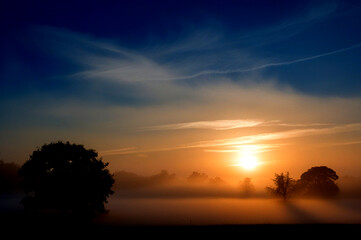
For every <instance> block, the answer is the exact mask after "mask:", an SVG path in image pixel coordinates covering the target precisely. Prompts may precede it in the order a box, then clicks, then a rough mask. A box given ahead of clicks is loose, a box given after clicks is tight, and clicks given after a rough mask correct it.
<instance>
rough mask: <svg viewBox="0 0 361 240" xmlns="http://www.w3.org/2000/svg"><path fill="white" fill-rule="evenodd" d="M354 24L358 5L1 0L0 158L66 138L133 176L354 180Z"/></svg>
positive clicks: (21, 156)
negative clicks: (242, 158) (330, 173)
mask: <svg viewBox="0 0 361 240" xmlns="http://www.w3.org/2000/svg"><path fill="white" fill-rule="evenodd" d="M360 29H361V2H360V1H128V2H125V1H97V2H95V1H94V2H93V1H31V2H30V1H24V2H22V1H2V2H1V3H0V31H1V38H0V131H1V134H0V158H1V159H3V160H5V161H14V162H17V163H23V162H24V161H25V160H26V159H27V156H28V155H29V154H30V153H31V152H32V151H33V150H35V149H36V147H40V146H41V145H43V144H44V143H49V142H51V141H57V140H63V141H67V140H68V141H71V142H75V143H81V144H84V145H85V146H86V147H88V148H93V149H95V150H97V151H98V152H99V153H100V156H102V157H103V158H104V160H106V161H108V162H110V167H111V168H112V170H117V169H122V170H127V171H134V172H139V173H142V174H152V173H155V172H159V170H161V169H167V170H169V171H170V172H175V173H177V174H180V175H182V174H183V175H187V174H189V173H190V172H191V171H204V172H207V173H210V175H219V176H223V177H225V178H226V179H227V177H229V178H232V177H234V178H237V177H238V176H239V178H243V177H244V176H245V175H252V174H253V175H252V176H254V177H261V176H263V177H264V178H267V179H269V178H271V177H272V176H273V174H274V172H280V171H290V173H291V175H292V173H294V175H296V176H295V177H298V176H297V175H299V174H300V173H302V172H304V171H306V170H307V169H309V168H310V167H312V166H317V165H327V166H329V167H332V168H334V169H335V170H336V172H339V173H340V175H360V173H359V172H360V171H359V170H360V169H361V150H360V145H361V79H360V78H361V66H360V63H361V30H360ZM242 149H248V150H249V149H251V150H252V151H253V152H255V154H258V157H259V159H260V161H261V162H262V165H261V166H260V167H259V169H258V170H257V171H256V170H254V171H253V172H252V173H250V172H245V171H244V170H242V169H239V167H238V168H237V167H235V166H234V165H235V161H236V162H237V160H236V159H237V158H238V154H239V153H240V152H242Z"/></svg>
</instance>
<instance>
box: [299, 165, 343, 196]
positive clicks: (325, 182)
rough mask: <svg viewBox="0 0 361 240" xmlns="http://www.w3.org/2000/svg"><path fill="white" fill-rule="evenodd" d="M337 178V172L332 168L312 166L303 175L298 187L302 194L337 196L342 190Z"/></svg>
mask: <svg viewBox="0 0 361 240" xmlns="http://www.w3.org/2000/svg"><path fill="white" fill-rule="evenodd" d="M337 179H338V176H337V174H336V172H335V171H334V170H332V169H331V168H328V167H326V166H320V167H312V168H310V169H309V170H307V171H306V172H304V173H303V174H302V175H301V179H300V180H298V181H297V184H296V189H297V192H298V193H299V194H300V195H301V196H312V197H326V198H327V197H335V196H336V195H337V194H338V193H339V191H340V190H339V188H338V186H337V185H336V183H335V181H336V180H337Z"/></svg>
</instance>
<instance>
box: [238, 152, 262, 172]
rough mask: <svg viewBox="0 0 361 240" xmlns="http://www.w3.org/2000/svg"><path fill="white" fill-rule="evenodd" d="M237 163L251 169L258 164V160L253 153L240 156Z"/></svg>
mask: <svg viewBox="0 0 361 240" xmlns="http://www.w3.org/2000/svg"><path fill="white" fill-rule="evenodd" d="M239 163H240V164H239V165H240V166H242V167H243V168H244V169H247V170H252V169H254V168H255V167H257V166H258V160H257V158H256V156H253V155H246V156H242V157H241V158H240V160H239Z"/></svg>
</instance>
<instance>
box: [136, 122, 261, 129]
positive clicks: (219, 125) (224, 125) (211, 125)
mask: <svg viewBox="0 0 361 240" xmlns="http://www.w3.org/2000/svg"><path fill="white" fill-rule="evenodd" d="M262 123H263V121H259V120H215V121H197V122H186V123H175V124H166V125H158V126H151V127H144V128H143V129H142V130H146V131H156V130H178V129H192V128H198V129H214V130H228V129H234V128H244V127H254V126H258V125H260V124H262Z"/></svg>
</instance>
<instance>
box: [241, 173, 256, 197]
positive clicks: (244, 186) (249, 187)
mask: <svg viewBox="0 0 361 240" xmlns="http://www.w3.org/2000/svg"><path fill="white" fill-rule="evenodd" d="M239 188H240V190H241V191H242V193H243V194H244V195H245V196H250V195H251V194H252V193H253V192H254V191H255V188H254V185H253V183H252V180H251V178H249V177H246V178H244V180H243V181H240V182H239Z"/></svg>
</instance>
